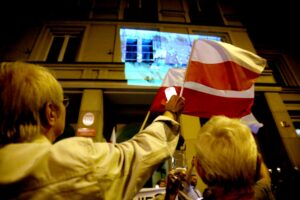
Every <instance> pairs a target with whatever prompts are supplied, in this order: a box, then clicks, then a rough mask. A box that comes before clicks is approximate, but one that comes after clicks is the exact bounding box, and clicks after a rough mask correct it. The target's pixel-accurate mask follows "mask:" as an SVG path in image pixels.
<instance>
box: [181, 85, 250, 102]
mask: <svg viewBox="0 0 300 200" xmlns="http://www.w3.org/2000/svg"><path fill="white" fill-rule="evenodd" d="M184 88H189V89H192V90H195V91H198V92H203V93H206V94H211V95H215V96H220V97H225V98H246V99H249V98H254V85H252V86H251V87H250V88H249V89H248V90H243V91H235V90H218V89H214V88H211V87H208V86H205V85H202V84H200V83H196V82H190V81H189V82H185V83H184Z"/></svg>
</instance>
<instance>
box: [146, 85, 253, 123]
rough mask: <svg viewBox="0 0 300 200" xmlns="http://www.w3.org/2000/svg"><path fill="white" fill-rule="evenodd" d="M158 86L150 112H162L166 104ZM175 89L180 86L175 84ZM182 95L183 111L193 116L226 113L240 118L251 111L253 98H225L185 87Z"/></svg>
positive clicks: (161, 89)
mask: <svg viewBox="0 0 300 200" xmlns="http://www.w3.org/2000/svg"><path fill="white" fill-rule="evenodd" d="M166 88H167V87H160V88H159V90H158V92H157V94H156V96H155V99H154V101H153V103H152V105H151V107H150V111H151V112H163V111H164V107H165V104H166V97H165V93H164V90H165V89H166ZM175 88H176V91H177V92H179V91H180V87H179V86H176V87H175ZM183 97H184V98H185V99H186V103H185V108H184V111H183V113H184V114H187V115H193V116H201V117H211V116H212V115H226V116H228V117H233V118H241V117H243V116H245V115H248V114H250V113H251V107H252V104H253V98H226V97H220V96H216V95H211V94H206V93H203V92H199V91H196V90H193V89H190V88H185V89H184V91H183Z"/></svg>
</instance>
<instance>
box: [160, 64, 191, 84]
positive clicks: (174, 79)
mask: <svg viewBox="0 0 300 200" xmlns="http://www.w3.org/2000/svg"><path fill="white" fill-rule="evenodd" d="M185 71H186V69H182V68H171V69H169V71H168V73H167V74H166V76H165V79H164V81H163V84H162V86H164V87H169V86H182V83H183V80H184V75H185Z"/></svg>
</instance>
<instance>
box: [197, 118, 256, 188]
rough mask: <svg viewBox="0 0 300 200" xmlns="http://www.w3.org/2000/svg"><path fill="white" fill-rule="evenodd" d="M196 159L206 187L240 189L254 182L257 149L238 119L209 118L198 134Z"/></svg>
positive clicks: (248, 131) (247, 129)
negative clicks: (207, 185) (217, 186)
mask: <svg viewBox="0 0 300 200" xmlns="http://www.w3.org/2000/svg"><path fill="white" fill-rule="evenodd" d="M196 155H197V157H198V159H199V163H200V165H201V167H202V169H203V171H204V180H205V181H206V182H207V184H210V185H216V184H217V185H223V186H224V185H225V186H226V185H227V187H234V185H235V186H237V187H240V186H245V185H250V184H252V183H253V181H254V177H255V173H256V162H257V155H258V151H257V145H256V142H255V139H254V137H253V135H252V133H251V130H250V129H249V128H248V126H247V125H245V124H243V123H241V122H240V120H238V119H230V118H228V117H225V116H214V117H212V118H211V119H210V120H209V121H208V122H207V123H206V124H205V125H204V126H203V127H202V128H201V129H200V131H199V133H198V137H197V143H196Z"/></svg>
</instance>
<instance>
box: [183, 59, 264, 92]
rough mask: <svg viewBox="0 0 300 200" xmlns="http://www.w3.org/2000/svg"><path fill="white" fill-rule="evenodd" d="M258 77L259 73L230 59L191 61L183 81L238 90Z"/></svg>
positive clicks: (248, 86) (245, 87)
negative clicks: (206, 61) (207, 62)
mask: <svg viewBox="0 0 300 200" xmlns="http://www.w3.org/2000/svg"><path fill="white" fill-rule="evenodd" d="M200 72H201V73H200ZM258 77H259V74H257V73H255V72H252V71H250V70H248V69H246V68H244V67H241V66H240V65H238V64H236V63H234V62H231V61H227V62H223V63H216V64H205V63H201V62H199V61H197V62H196V61H191V62H190V65H189V68H188V73H187V76H186V78H185V81H192V82H197V83H201V84H203V85H206V86H208V87H212V88H215V89H220V90H238V91H240V90H247V89H249V88H250V87H251V86H252V85H253V84H254V83H255V80H256V79H257V78H258Z"/></svg>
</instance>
